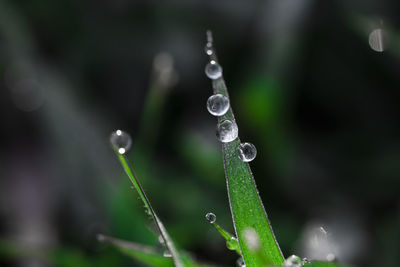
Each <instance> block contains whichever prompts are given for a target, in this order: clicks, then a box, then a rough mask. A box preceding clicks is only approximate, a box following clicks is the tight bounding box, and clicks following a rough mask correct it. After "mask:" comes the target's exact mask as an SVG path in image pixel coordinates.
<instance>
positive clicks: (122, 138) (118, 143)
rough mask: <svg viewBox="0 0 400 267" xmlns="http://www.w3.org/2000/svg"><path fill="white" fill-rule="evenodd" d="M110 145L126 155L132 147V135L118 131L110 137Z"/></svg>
mask: <svg viewBox="0 0 400 267" xmlns="http://www.w3.org/2000/svg"><path fill="white" fill-rule="evenodd" d="M110 143H111V145H112V146H113V147H114V149H116V150H117V151H118V153H120V154H125V153H126V152H127V151H128V150H129V149H130V148H131V145H132V139H131V137H130V135H129V134H128V133H126V132H124V131H121V130H116V131H115V132H113V133H112V134H111V136H110Z"/></svg>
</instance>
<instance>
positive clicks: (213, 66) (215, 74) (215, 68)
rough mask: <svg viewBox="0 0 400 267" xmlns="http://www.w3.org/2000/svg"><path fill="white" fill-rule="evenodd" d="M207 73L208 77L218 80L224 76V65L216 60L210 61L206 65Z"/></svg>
mask: <svg viewBox="0 0 400 267" xmlns="http://www.w3.org/2000/svg"><path fill="white" fill-rule="evenodd" d="M205 73H206V75H207V77H208V78H210V79H212V80H216V79H218V78H220V77H221V76H222V67H221V66H220V65H219V64H218V63H217V62H215V61H214V60H211V61H210V63H208V64H207V65H206V68H205Z"/></svg>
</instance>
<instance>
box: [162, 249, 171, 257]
mask: <svg viewBox="0 0 400 267" xmlns="http://www.w3.org/2000/svg"><path fill="white" fill-rule="evenodd" d="M163 256H164V257H165V258H171V257H172V254H171V252H169V250H165V251H164V253H163Z"/></svg>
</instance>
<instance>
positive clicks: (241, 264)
mask: <svg viewBox="0 0 400 267" xmlns="http://www.w3.org/2000/svg"><path fill="white" fill-rule="evenodd" d="M236 265H237V266H238V267H246V263H244V260H243V258H242V257H240V258H239V259H237V261H236Z"/></svg>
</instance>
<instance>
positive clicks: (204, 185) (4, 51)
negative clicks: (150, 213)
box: [0, 0, 400, 267]
mask: <svg viewBox="0 0 400 267" xmlns="http://www.w3.org/2000/svg"><path fill="white" fill-rule="evenodd" d="M398 8H399V3H398V1H394V0H391V1H370V0H368V1H361V2H360V1H342V0H335V1H312V0H301V1H293V0H280V1H242V2H232V1H201V2H198V1H174V2H169V3H161V2H160V3H156V2H152V1H125V0H118V1H100V2H99V1H64V0H60V1H50V0H47V1H21V0H4V1H1V2H0V112H1V118H2V119H1V121H0V123H1V124H0V125H1V129H2V131H1V133H0V136H1V138H0V145H1V151H0V172H1V178H0V234H1V236H2V237H4V238H6V240H11V241H12V242H13V244H17V245H18V246H21V245H23V248H24V250H25V251H31V250H34V251H38V252H40V253H47V252H51V251H54V250H56V251H60V252H59V255H60V256H59V257H58V258H59V259H64V260H65V262H64V263H59V264H58V265H59V266H79V265H81V266H86V265H84V263H79V264H78V263H77V262H86V263H88V264H90V265H91V266H94V265H96V266H99V265H100V266H126V265H128V264H131V265H132V260H131V259H130V258H129V257H123V256H121V255H120V254H119V253H117V252H116V251H114V250H113V249H111V248H109V247H105V246H103V245H101V244H98V243H97V242H96V239H95V236H96V234H97V233H99V232H101V233H104V234H108V235H111V236H115V237H117V238H123V239H126V240H132V241H135V242H138V243H143V244H146V245H150V246H153V245H155V244H156V243H157V240H156V238H154V236H153V234H152V233H151V231H150V230H149V229H148V228H147V225H148V222H149V221H148V219H147V218H146V215H145V214H144V212H143V209H142V207H141V206H140V204H139V202H138V201H137V199H136V195H135V194H134V192H133V190H132V189H131V188H130V184H129V181H127V180H126V178H125V177H124V175H123V173H122V171H121V169H120V166H119V164H118V161H117V160H116V159H115V158H114V157H113V152H112V149H111V148H110V147H109V144H108V137H109V134H110V133H111V132H112V131H113V130H115V129H117V128H121V129H124V130H126V131H127V132H130V133H131V135H132V137H133V141H134V143H133V147H132V151H131V152H130V153H129V155H128V156H129V157H130V158H131V159H132V163H133V165H134V168H135V170H137V173H138V175H139V176H140V177H143V179H142V183H143V187H144V188H145V190H146V192H147V194H148V195H149V197H150V198H151V199H152V204H153V205H154V207H155V209H156V210H157V211H159V213H160V218H161V219H162V220H163V221H164V223H165V225H166V227H167V228H168V230H169V232H170V234H171V236H173V237H174V238H175V239H176V241H177V243H178V244H179V245H180V247H183V248H185V249H187V250H188V251H191V252H193V253H194V254H195V255H196V257H198V258H199V259H200V260H202V261H206V262H216V263H217V264H218V266H232V265H233V264H234V262H235V261H236V259H237V255H236V254H235V252H230V251H227V250H226V248H225V244H224V240H222V239H221V238H220V237H219V236H218V235H217V234H216V233H215V231H214V230H213V229H211V228H210V227H209V225H208V223H207V222H205V220H204V214H205V213H206V212H208V211H213V212H215V213H216V214H217V216H218V221H219V224H221V225H222V226H224V227H226V228H227V229H228V230H229V231H230V232H233V228H232V223H231V215H230V212H229V206H228V199H227V195H226V184H225V180H224V177H223V168H222V159H221V158H222V156H221V154H220V153H221V152H220V149H219V144H218V142H217V141H216V140H215V136H214V133H213V129H214V128H215V120H214V118H212V117H211V116H209V115H208V114H207V111H206V109H205V101H206V99H207V98H208V96H209V94H210V92H211V88H210V85H209V81H208V80H207V78H206V77H205V75H204V74H203V66H204V64H205V61H206V59H205V56H204V53H203V44H204V32H205V30H206V29H212V30H213V31H214V34H215V39H216V42H217V44H218V51H219V54H220V58H219V61H220V62H221V64H222V65H223V66H224V75H225V78H226V80H227V82H228V86H229V88H230V99H231V102H232V106H234V107H235V115H236V119H237V122H238V124H239V125H240V136H241V137H242V138H244V139H246V140H248V141H250V142H251V143H253V144H255V145H256V147H257V150H258V155H257V158H256V160H254V161H253V162H252V170H253V172H254V174H255V177H256V180H257V185H258V189H259V190H260V195H261V198H262V199H263V201H264V203H265V206H266V210H267V211H268V213H269V217H270V219H271V223H272V225H273V226H274V230H275V234H276V236H277V239H278V240H279V243H280V245H281V248H282V250H283V253H284V255H290V254H293V253H294V254H298V255H299V256H302V257H305V256H307V253H309V252H308V251H306V250H304V249H302V248H304V245H303V244H307V242H308V241H309V239H310V238H312V237H310V236H308V235H307V231H306V230H305V229H307V227H308V226H309V225H311V226H312V225H314V224H316V225H324V226H326V229H327V230H328V231H329V232H330V233H331V236H332V237H334V238H333V239H334V240H333V241H334V242H335V244H336V245H337V246H338V247H342V248H344V249H343V250H342V251H338V253H339V254H338V255H337V258H338V260H339V262H344V263H351V264H353V265H356V266H357V265H358V266H367V267H369V266H383V265H384V266H387V267H394V266H397V265H398V263H397V262H398V260H397V253H396V252H397V251H398V248H399V247H400V244H399V242H400V241H399V240H400V238H398V236H399V228H398V226H397V225H398V223H397V222H398V220H399V218H398V217H399V212H398V209H399V201H398V185H399V182H398V176H399V173H400V169H399V164H398V162H399V160H400V158H399V155H400V146H399V144H400V139H399V135H398V132H399V130H400V127H399V124H398V117H399V114H400V109H399V105H398V99H399V97H400V95H399V92H400V91H399V89H398V84H399V82H400V80H399V75H398V74H397V73H398V60H399V57H398V52H397V50H396V49H393V47H392V48H391V47H390V46H389V48H388V50H387V51H384V52H383V53H378V52H376V51H373V50H372V49H371V48H370V46H369V44H368V33H369V32H370V31H372V30H373V29H375V28H377V27H382V24H381V23H383V26H389V28H390V32H391V34H392V35H393V38H392V39H393V40H395V39H396V38H398V35H399V30H398V29H399V28H400V27H399V25H400V24H399V16H397V14H396V12H394V11H395V10H397V9H398ZM360 16H362V17H363V18H367V23H364V24H363V27H362V29H361V28H359V27H358V26H357V27H356V26H355V24H357V23H355V20H357V21H358V19H359V18H360ZM381 21H382V22H381ZM357 25H358V24H357ZM221 50H222V51H223V52H222V51H221ZM160 52H166V53H167V54H169V55H170V56H171V57H172V58H173V61H174V70H175V71H176V73H177V76H176V82H175V83H171V85H170V86H167V87H165V86H164V87H160V86H158V85H157V84H156V85H155V83H154V80H155V79H156V78H157V76H154V75H153V73H154V71H155V70H154V67H153V59H154V57H155V56H156V55H157V54H159V53H160ZM24 88H25V89H24ZM150 88H152V89H150ZM154 88H159V89H160V90H164V91H162V92H163V93H162V94H161V95H162V97H163V101H154V102H153V103H158V104H157V105H159V109H158V111H157V112H156V113H155V114H153V115H151V116H150V115H149V116H147V115H145V113H146V110H147V109H149V108H148V106H152V104H148V105H147V104H146V103H151V100H148V98H149V97H150V96H151V95H152V93H150V90H156V89H154ZM156 95H160V94H156ZM148 114H151V113H148ZM149 133H151V134H149ZM350 237H351V238H350ZM340 253H341V254H340ZM1 255H2V256H1V258H0V265H2V266H3V265H4V266H14V265H15V264H20V265H26V264H27V263H26V258H25V257H23V256H22V255H21V256H20V257H18V258H17V259H16V258H15V257H13V258H10V257H5V256H4V254H3V253H1ZM62 255H64V256H62ZM33 258H34V259H33V260H36V261H39V262H41V261H43V260H44V259H43V258H40V257H33ZM33 260H32V258H29V260H28V262H32V261H33ZM135 264H136V263H135Z"/></svg>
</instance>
